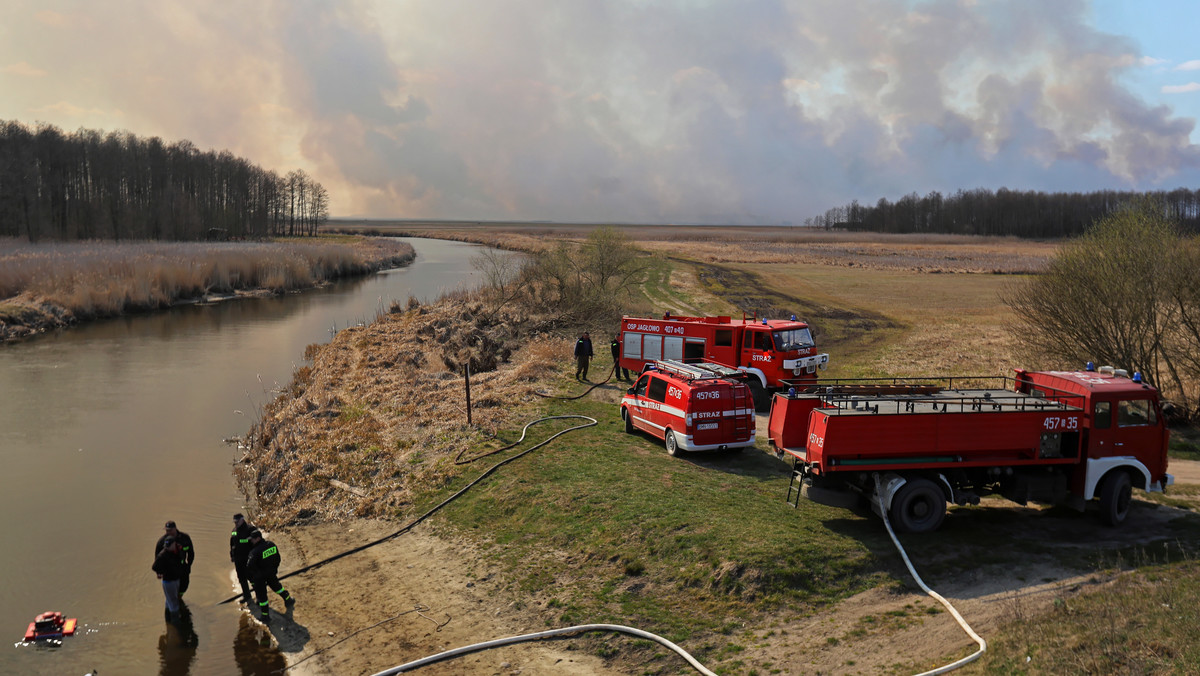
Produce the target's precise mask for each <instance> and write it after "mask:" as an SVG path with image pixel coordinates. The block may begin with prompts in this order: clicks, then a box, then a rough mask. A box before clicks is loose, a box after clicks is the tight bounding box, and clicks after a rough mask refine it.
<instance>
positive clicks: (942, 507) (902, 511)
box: [888, 479, 946, 533]
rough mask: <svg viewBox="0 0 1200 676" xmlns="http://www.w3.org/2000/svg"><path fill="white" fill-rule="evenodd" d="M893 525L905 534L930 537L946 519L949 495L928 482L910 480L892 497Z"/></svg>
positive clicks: (891, 516) (890, 513)
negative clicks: (920, 534) (918, 534)
mask: <svg viewBox="0 0 1200 676" xmlns="http://www.w3.org/2000/svg"><path fill="white" fill-rule="evenodd" d="M888 518H889V519H891V521H892V525H894V526H895V527H896V530H899V531H901V532H904V533H931V532H933V531H935V530H937V529H938V526H941V525H942V520H943V519H945V518H946V495H945V494H944V493H942V489H941V488H939V487H938V485H937V484H935V483H933V482H932V481H930V480H929V479H909V480H908V482H907V483H905V484H904V486H902V487H901V488H900V490H899V491H897V492H896V495H894V496H893V497H892V507H891V509H889V510H888Z"/></svg>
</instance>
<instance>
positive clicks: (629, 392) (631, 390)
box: [625, 387, 633, 394]
mask: <svg viewBox="0 0 1200 676" xmlns="http://www.w3.org/2000/svg"><path fill="white" fill-rule="evenodd" d="M625 394H633V388H632V387H631V388H629V389H627V390H625Z"/></svg>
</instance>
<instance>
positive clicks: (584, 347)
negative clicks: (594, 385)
mask: <svg viewBox="0 0 1200 676" xmlns="http://www.w3.org/2000/svg"><path fill="white" fill-rule="evenodd" d="M592 354H593V353H592V339H591V337H590V336H588V334H587V331H584V332H583V335H582V336H580V337H579V340H577V341H575V380H587V372H588V362H589V361H591V359H592ZM580 376H582V377H580Z"/></svg>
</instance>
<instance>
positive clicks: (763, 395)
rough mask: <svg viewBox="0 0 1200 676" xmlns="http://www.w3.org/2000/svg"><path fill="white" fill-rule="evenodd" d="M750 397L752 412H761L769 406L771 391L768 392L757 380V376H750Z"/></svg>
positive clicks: (768, 408)
mask: <svg viewBox="0 0 1200 676" xmlns="http://www.w3.org/2000/svg"><path fill="white" fill-rule="evenodd" d="M747 385H749V386H750V398H751V399H752V400H753V401H754V412H755V413H763V412H765V411H768V410H770V408H771V393H770V392H768V391H767V390H766V389H765V388H764V387H763V386H762V383H761V382H759V380H758V377H757V376H751V378H750V382H749V383H747Z"/></svg>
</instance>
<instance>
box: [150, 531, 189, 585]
mask: <svg viewBox="0 0 1200 676" xmlns="http://www.w3.org/2000/svg"><path fill="white" fill-rule="evenodd" d="M163 530H164V531H165V532H164V533H163V536H162V537H160V538H159V539H158V542H156V543H154V557H155V558H158V553H159V552H161V551H162V549H163V543H165V542H166V541H167V538H171V539H172V540H174V541H175V543H176V544H178V545H179V561H180V562H181V563H182V564H183V567H182V569H181V570H180V573H179V596H180V597H182V596H183V593H184V592H185V591H187V588H188V583H189V582H191V577H192V562H193V561H195V560H196V549H195V548H194V547H193V546H192V538H191V537H189V536H188V534H187V533H185V532H183V531H181V530H179V529H178V528H176V527H175V522H174V521H168V522H167V523H166V524H165V525H164V526H163Z"/></svg>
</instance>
